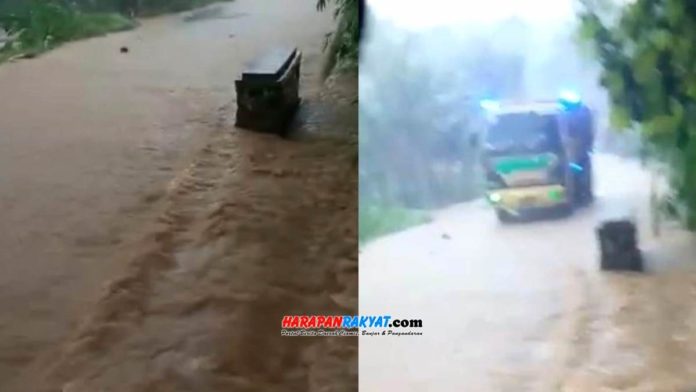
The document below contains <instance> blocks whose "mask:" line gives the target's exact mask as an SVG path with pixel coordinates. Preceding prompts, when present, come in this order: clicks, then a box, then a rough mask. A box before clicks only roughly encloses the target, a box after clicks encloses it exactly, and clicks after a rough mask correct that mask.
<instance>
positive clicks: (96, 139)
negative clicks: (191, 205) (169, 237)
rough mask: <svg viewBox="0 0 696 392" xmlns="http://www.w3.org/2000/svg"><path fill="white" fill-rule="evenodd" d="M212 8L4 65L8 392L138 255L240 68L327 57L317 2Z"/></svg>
mask: <svg viewBox="0 0 696 392" xmlns="http://www.w3.org/2000/svg"><path fill="white" fill-rule="evenodd" d="M215 7H217V8H216V11H215V13H213V14H211V15H215V17H210V18H202V19H198V20H196V21H195V23H194V22H186V21H185V17H186V15H187V14H184V15H173V16H166V17H161V18H155V19H151V20H146V21H144V22H143V24H142V26H141V27H140V28H138V29H137V30H134V31H130V32H124V33H119V34H113V35H109V36H106V37H101V38H95V39H90V40H87V41H82V42H76V43H71V44H68V45H65V46H64V47H61V48H59V49H57V50H54V51H52V52H50V53H47V54H45V55H43V56H41V57H39V58H36V59H33V60H26V61H19V62H15V63H9V64H3V65H1V66H0V211H2V216H1V219H0V269H1V273H0V390H6V387H4V385H9V384H8V383H9V382H10V381H11V380H13V379H14V378H15V377H16V376H17V375H18V374H19V373H20V372H21V371H22V369H24V368H26V367H27V366H29V365H30V364H31V363H32V361H33V360H34V359H36V358H37V356H38V355H39V354H40V353H42V352H44V351H46V350H47V349H48V348H51V347H53V346H54V345H55V344H56V343H57V342H59V341H60V340H61V339H63V338H65V337H66V336H67V334H68V333H69V331H71V330H72V329H74V328H75V327H77V326H78V324H79V323H81V320H82V319H81V315H82V314H83V313H84V312H85V311H86V310H87V309H90V308H91V307H92V306H93V305H94V301H95V300H96V299H97V298H98V297H99V296H100V295H101V294H102V293H103V290H104V284H105V282H107V281H109V280H111V279H113V278H115V277H117V276H119V275H120V274H122V273H124V271H125V270H126V267H127V266H126V265H125V262H124V260H128V258H129V256H130V255H132V254H138V253H141V252H142V249H137V247H134V245H133V244H134V243H135V241H136V240H137V239H138V238H140V237H141V236H142V235H143V233H145V232H146V231H147V230H146V228H147V227H149V226H148V225H149V222H151V221H152V220H153V218H154V217H155V216H156V215H157V214H160V213H161V211H162V209H163V208H165V207H166V206H165V205H164V204H163V203H167V202H168V201H167V200H166V197H165V196H166V194H167V190H168V187H171V186H174V185H176V184H174V185H173V184H172V181H173V180H174V179H176V178H177V177H180V173H181V172H182V171H183V170H185V169H186V168H187V167H188V164H189V163H190V160H191V159H192V156H193V155H194V154H195V153H196V152H198V151H199V150H200V149H201V148H203V147H204V145H205V143H206V142H208V141H209V140H210V139H209V138H210V137H211V135H213V134H215V132H216V130H218V131H219V124H216V122H217V121H218V119H219V118H220V113H221V112H225V111H230V110H232V109H231V108H232V107H233V105H232V104H233V102H232V100H233V96H234V95H233V81H234V79H235V78H236V77H237V76H238V74H239V73H240V72H241V69H242V67H243V64H244V63H245V62H246V61H248V60H249V59H250V58H252V57H253V56H255V55H256V54H258V53H259V52H260V51H262V50H264V49H265V48H267V47H270V46H273V45H276V44H295V45H297V46H299V47H300V49H301V50H303V51H304V53H305V60H306V62H307V63H308V64H312V63H313V62H314V63H316V62H319V61H320V56H321V45H322V43H323V37H324V34H326V33H327V32H329V31H330V30H331V28H332V23H333V21H332V19H331V15H330V13H328V12H325V13H317V12H316V10H315V4H314V2H313V1H311V0H291V1H287V0H283V1H280V0H271V1H263V2H259V1H255V0H237V1H235V2H233V3H224V4H222V5H216V6H215ZM225 15H227V17H225ZM122 46H126V47H128V48H129V51H128V53H121V52H120V48H121V47H122ZM310 68H311V67H310ZM313 72H314V71H312V70H311V69H309V70H305V71H304V76H305V77H307V78H311V77H312V76H313V74H312V73H313ZM307 85H311V84H310V83H308V84H307ZM306 92H307V91H305V93H306ZM249 148H261V147H253V146H249ZM225 154H227V155H224V157H225V158H227V159H229V160H231V161H232V162H234V161H235V160H237V159H241V157H240V156H236V155H235V154H238V150H235V149H231V150H230V151H228V152H226V153H225ZM196 186H199V187H201V186H202V187H205V184H203V185H201V184H198V185H196ZM180 259H181V260H182V261H181V263H182V264H183V265H185V264H186V263H187V262H186V260H188V259H190V257H187V256H186V255H185V254H182V255H180ZM20 390H21V388H20Z"/></svg>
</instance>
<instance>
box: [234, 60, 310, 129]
mask: <svg viewBox="0 0 696 392" xmlns="http://www.w3.org/2000/svg"><path fill="white" fill-rule="evenodd" d="M301 62H302V53H301V52H300V51H299V50H298V49H297V48H275V49H273V50H270V51H268V52H266V53H265V54H264V55H263V56H261V57H259V58H257V59H255V60H254V61H253V62H252V63H250V64H249V65H248V67H247V69H246V70H245V71H244V72H243V73H242V78H241V79H240V80H237V81H236V82H235V87H236V91H237V119H236V126H238V127H240V128H245V129H250V130H255V131H259V132H268V133H274V134H278V135H281V136H284V135H285V134H286V131H287V129H288V128H289V125H290V123H291V121H292V119H293V118H294V117H295V114H296V113H297V109H298V108H299V105H300V97H299V83H300V63H301Z"/></svg>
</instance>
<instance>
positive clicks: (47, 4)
mask: <svg viewBox="0 0 696 392" xmlns="http://www.w3.org/2000/svg"><path fill="white" fill-rule="evenodd" d="M0 27H2V28H3V29H4V30H6V31H7V32H8V33H9V34H10V35H16V36H17V39H16V41H14V42H13V43H12V45H8V47H6V48H4V50H5V51H6V52H15V53H27V52H34V53H38V52H42V51H44V50H47V49H50V48H52V47H55V46H56V45H60V44H62V43H64V42H68V41H72V40H76V39H81V38H88V37H93V36H97V35H102V34H106V33H108V32H113V31H120V30H126V29H130V28H132V27H134V22H133V21H131V20H130V19H128V18H126V17H124V16H121V15H119V14H87V13H83V12H81V11H79V10H78V9H77V8H76V7H74V6H72V5H70V4H66V3H64V2H62V1H41V0H33V1H31V2H28V3H27V4H26V6H24V7H22V8H19V9H17V10H16V12H13V13H8V14H3V15H0Z"/></svg>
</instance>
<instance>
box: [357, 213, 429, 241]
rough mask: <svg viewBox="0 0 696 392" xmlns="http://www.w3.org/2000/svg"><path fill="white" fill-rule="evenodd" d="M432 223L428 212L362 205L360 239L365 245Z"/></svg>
mask: <svg viewBox="0 0 696 392" xmlns="http://www.w3.org/2000/svg"><path fill="white" fill-rule="evenodd" d="M430 221H431V218H430V216H429V215H428V213H427V212H425V211H421V210H411V209H406V208H402V207H388V206H379V205H367V206H364V205H361V206H360V223H359V235H358V239H359V242H360V244H365V243H367V242H369V241H371V240H374V239H376V238H379V237H382V236H385V235H387V234H392V233H396V232H399V231H403V230H405V229H408V228H410V227H413V226H418V225H422V224H424V223H428V222H430Z"/></svg>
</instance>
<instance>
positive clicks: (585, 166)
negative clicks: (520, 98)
mask: <svg viewBox="0 0 696 392" xmlns="http://www.w3.org/2000/svg"><path fill="white" fill-rule="evenodd" d="M482 106H483V107H484V109H485V110H486V113H487V114H488V124H487V127H486V130H485V131H484V135H483V138H482V142H483V143H482V146H481V147H482V148H481V163H482V165H483V170H484V173H485V180H486V192H485V194H486V199H487V200H488V201H489V202H490V204H491V205H492V206H493V209H494V210H495V212H496V215H497V217H498V220H500V221H501V222H503V223H505V222H509V221H512V220H515V219H517V218H523V217H526V216H529V215H535V214H537V213H542V212H551V211H554V212H557V213H560V214H564V215H569V214H571V213H572V212H573V211H574V210H575V209H576V208H578V207H580V206H583V205H587V204H589V203H591V202H592V201H593V199H594V193H593V185H592V184H593V181H592V177H593V176H592V148H593V145H594V134H595V130H594V122H593V115H592V111H591V110H590V108H589V107H588V106H587V105H586V104H585V103H583V102H582V101H581V100H580V98H579V97H578V96H577V95H576V94H571V93H564V94H562V95H561V98H559V99H558V100H551V101H535V102H493V101H485V102H482Z"/></svg>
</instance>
